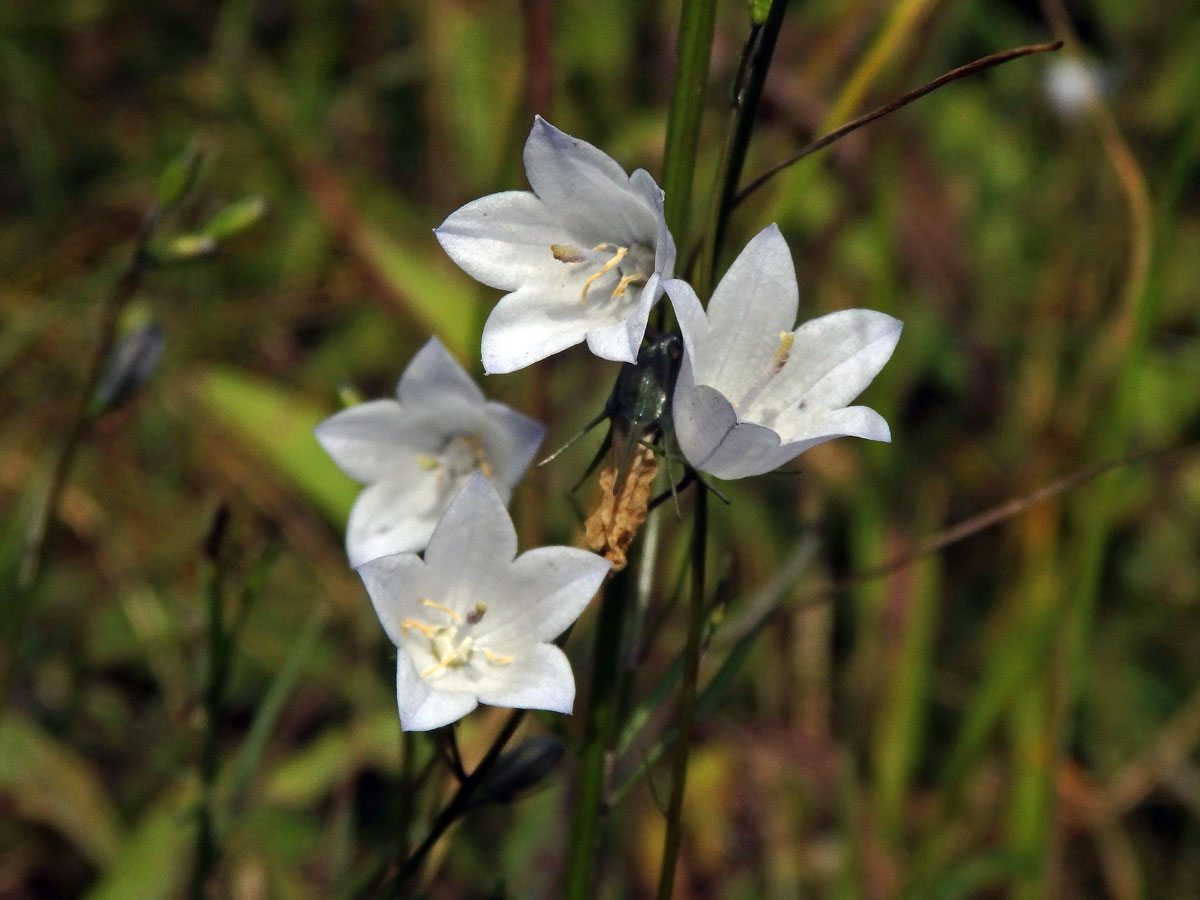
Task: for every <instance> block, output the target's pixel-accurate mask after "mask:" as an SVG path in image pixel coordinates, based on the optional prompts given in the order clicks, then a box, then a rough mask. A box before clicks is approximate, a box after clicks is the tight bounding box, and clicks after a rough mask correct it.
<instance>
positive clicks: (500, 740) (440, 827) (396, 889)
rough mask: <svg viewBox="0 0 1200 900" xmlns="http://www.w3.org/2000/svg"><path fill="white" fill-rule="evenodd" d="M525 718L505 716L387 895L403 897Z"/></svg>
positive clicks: (517, 712) (518, 712) (516, 711)
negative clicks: (491, 739) (481, 756)
mask: <svg viewBox="0 0 1200 900" xmlns="http://www.w3.org/2000/svg"><path fill="white" fill-rule="evenodd" d="M524 718H525V710H523V709H514V710H513V711H512V714H511V715H510V716H509V717H508V721H507V722H505V723H504V728H503V729H502V730H501V731H500V733H499V734H498V735H497V736H496V739H495V740H494V741H493V742H492V746H491V747H489V748H488V752H487V754H486V755H485V756H484V757H483V759H482V760H481V761H480V763H479V765H477V766H476V767H475V769H474V771H473V772H471V774H470V775H468V776H467V777H466V778H465V779H464V780H463V782H462V783H461V784H460V785H459V786H458V790H457V791H455V793H454V796H453V797H451V798H450V802H449V803H447V804H446V805H445V806H444V807H443V808H442V811H441V812H440V813H438V815H437V818H436V819H434V820H433V825H432V826H430V828H429V833H428V834H427V835H425V840H423V841H422V842H421V845H420V846H419V847H417V849H416V850H414V851H413V852H412V855H411V856H409V857H408V859H407V860H405V862H404V865H402V866H401V867H400V871H399V872H397V873H396V877H395V878H393V879H392V881H391V883H390V884H389V885H386V886H385V887H386V888H387V892H386V895H387V896H389V897H403V896H405V892H406V890H407V885H408V882H409V880H410V879H412V877H413V876H415V875H416V874H417V873H418V872H419V871H421V866H422V865H423V864H424V863H425V858H426V857H427V856H429V852H430V851H431V850H432V849H433V848H434V845H436V844H437V842H438V840H440V839H441V837H442V835H443V834H445V833H446V829H448V828H449V827H450V826H451V825H453V824H454V822H455V820H457V819H458V817H459V816H461V815H462V814H463V813H464V812H466V811H467V809H469V808H470V805H471V798H472V796H473V795H474V794H475V791H476V790H477V789H478V787H479V786H480V785H481V784H482V783H483V781H484V779H486V778H487V777H488V775H489V774H490V773H491V771H492V768H493V766H495V764H496V760H498V759H499V758H500V754H501V753H502V752H503V751H504V747H505V746H506V745H507V744H508V742H509V741H510V740H511V739H512V736H513V735H514V734H516V732H517V729H518V728H519V727H520V725H521V721H522V719H524Z"/></svg>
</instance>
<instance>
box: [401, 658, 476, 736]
mask: <svg viewBox="0 0 1200 900" xmlns="http://www.w3.org/2000/svg"><path fill="white" fill-rule="evenodd" d="M396 705H397V706H398V707H399V709H400V727H401V728H402V729H403V730H404V731H429V730H430V729H432V728H441V727H442V726H443V725H449V724H450V723H451V722H457V721H458V720H459V719H461V718H462V717H463V716H465V715H466V714H467V713H469V712H470V711H471V710H473V709H474V708H475V707H476V706H477V705H478V701H477V700H476V699H475V695H474V694H467V693H459V692H456V691H443V690H438V689H437V688H435V687H432V686H431V685H430V684H429V682H428V681H426V680H425V679H424V678H422V677H421V676H420V674H419V673H418V672H417V669H416V666H414V665H413V662H412V660H411V659H409V658H408V654H406V653H405V652H404V650H403V648H401V650H400V653H399V656H398V657H397V659H396Z"/></svg>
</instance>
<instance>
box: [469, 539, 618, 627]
mask: <svg viewBox="0 0 1200 900" xmlns="http://www.w3.org/2000/svg"><path fill="white" fill-rule="evenodd" d="M611 566H612V563H610V562H609V561H608V560H607V559H604V558H603V557H601V556H597V555H596V554H595V553H589V552H588V551H586V550H579V549H577V548H575V547H539V548H537V549H536V550H529V551H526V552H525V553H522V554H521V555H520V556H519V557H517V559H516V561H515V562H514V563H513V564H512V566H511V567H510V568H509V569H508V570H507V571H506V572H504V573H503V575H502V576H501V577H502V578H503V582H504V583H503V589H502V590H501V591H498V592H496V593H495V594H494V599H493V600H492V602H490V603H489V604H488V611H487V615H485V616H484V618H483V620H482V621H481V622H480V624H479V626H478V632H479V634H480V635H481V636H482V635H486V641H494V642H496V643H497V644H498V645H501V646H518V645H520V644H522V643H530V642H540V641H550V640H553V639H554V638H556V637H558V636H559V635H560V634H562V632H563V631H565V630H566V628H567V626H568V625H570V624H571V623H572V622H574V621H575V620H576V619H577V618H578V617H579V614H580V613H582V612H583V610H584V609H585V608H586V607H587V605H588V603H589V602H591V599H592V597H594V596H595V595H596V591H598V590H599V589H600V585H601V584H603V582H604V576H605V575H607V574H608V570H609V569H610V568H611ZM481 640H485V638H483V637H481Z"/></svg>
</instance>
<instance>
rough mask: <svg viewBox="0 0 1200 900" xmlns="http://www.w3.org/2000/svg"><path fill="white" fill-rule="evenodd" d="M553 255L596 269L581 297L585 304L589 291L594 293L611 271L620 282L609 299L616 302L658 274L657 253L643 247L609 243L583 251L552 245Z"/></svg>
mask: <svg viewBox="0 0 1200 900" xmlns="http://www.w3.org/2000/svg"><path fill="white" fill-rule="evenodd" d="M550 252H551V253H553V254H554V258H555V259H557V260H558V261H559V262H560V263H565V264H566V265H570V266H574V265H582V266H583V267H584V268H585V269H591V268H595V269H596V271H594V272H592V274H591V275H590V276H588V280H587V281H585V282H584V283H583V290H582V291H581V292H580V294H579V299H580V300H581V301H582V302H583V303H587V300H588V291H589V290H591V288H592V284H593V283H594V282H596V281H598V280H599V279H601V278H603V277H604V276H605V275H608V274H609V273H610V272H611V273H613V275H614V277H615V278H616V279H617V280H616V283H615V284H614V286H613V289H612V292H611V293H610V294H609V299H610V300H616V299H618V298H620V297H624V296H625V291H626V290H627V289H628V288H629V287H631V286H632V285H642V284H645V283H646V279H648V278H649V277H650V273H651V272H653V271H654V251H653V250H651V249H650V248H649V247H643V246H641V245H640V244H635V245H634V246H632V247H619V246H617V245H616V244H608V243H605V244H597V245H596V246H595V247H593V248H592V249H591V250H583V249H580V248H579V247H575V246H572V245H570V244H551V245H550Z"/></svg>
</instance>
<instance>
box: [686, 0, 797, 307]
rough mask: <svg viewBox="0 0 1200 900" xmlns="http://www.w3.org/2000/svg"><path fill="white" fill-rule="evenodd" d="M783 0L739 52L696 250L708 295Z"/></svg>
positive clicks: (776, 2)
mask: <svg viewBox="0 0 1200 900" xmlns="http://www.w3.org/2000/svg"><path fill="white" fill-rule="evenodd" d="M787 4H788V0H773V2H772V3H771V8H770V10H769V11H768V12H767V17H766V19H765V20H764V21H763V22H762V23H756V24H755V25H754V26H753V28H752V29H751V30H750V36H749V37H748V38H747V39H746V46H745V47H744V48H743V49H742V61H741V65H740V66H739V67H738V75H737V78H736V80H735V82H734V86H733V97H732V98H731V105H732V111H731V115H730V118H729V128H728V131H727V133H726V136H725V144H724V146H723V147H722V149H721V159H720V162H719V163H718V165H717V182H716V189H715V190H714V191H713V194H712V197H711V198H710V202H709V206H708V222H707V227H706V229H705V234H704V247H703V249H702V250H701V251H700V257H699V260H698V262H697V265H698V269H697V271H696V275H695V284H696V285H698V286H699V289H700V290H702V291H704V292H705V293H708V292H709V291H710V290H711V289H712V282H713V272H714V271H715V269H716V265H717V259H718V257H719V256H720V254H721V244H722V242H723V241H724V238H725V228H726V226H727V225H728V224H729V216H730V214H731V213H732V212H733V207H734V197H735V195H736V194H737V186H738V182H739V181H740V180H741V177H742V168H743V167H744V165H745V162H746V151H747V149H749V147H750V133H751V131H752V130H753V128H754V118H755V116H756V114H757V113H758V102H759V100H760V99H761V98H762V91H763V85H764V84H765V83H766V80H767V72H768V71H769V70H770V68H771V58H772V56H773V55H774V53H775V42H776V39H777V38H778V37H779V29H780V28H781V27H782V26H783V15H784V13H785V12H786V11H787Z"/></svg>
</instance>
